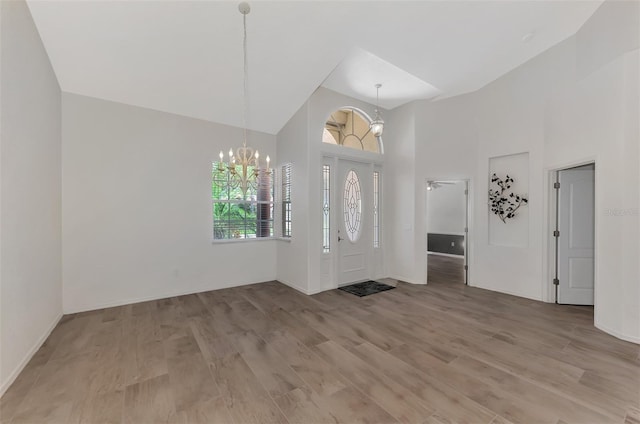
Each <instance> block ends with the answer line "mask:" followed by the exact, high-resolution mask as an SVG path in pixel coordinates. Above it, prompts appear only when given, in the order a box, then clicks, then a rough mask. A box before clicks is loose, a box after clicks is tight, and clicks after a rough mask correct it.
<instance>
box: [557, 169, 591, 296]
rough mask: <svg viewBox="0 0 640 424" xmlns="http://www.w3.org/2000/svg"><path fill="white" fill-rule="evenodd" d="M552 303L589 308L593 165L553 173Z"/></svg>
mask: <svg viewBox="0 0 640 424" xmlns="http://www.w3.org/2000/svg"><path fill="white" fill-rule="evenodd" d="M554 189H555V195H556V196H555V197H556V213H555V230H554V232H553V236H554V238H555V277H554V279H553V283H554V285H555V301H556V303H561V304H570V305H593V304H594V285H595V269H594V265H595V163H589V164H586V165H581V166H577V167H573V168H567V169H560V170H557V171H555V181H554Z"/></svg>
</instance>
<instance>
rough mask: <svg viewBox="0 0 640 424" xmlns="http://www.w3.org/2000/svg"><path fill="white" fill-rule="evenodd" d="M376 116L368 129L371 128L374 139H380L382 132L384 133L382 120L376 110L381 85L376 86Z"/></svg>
mask: <svg viewBox="0 0 640 424" xmlns="http://www.w3.org/2000/svg"><path fill="white" fill-rule="evenodd" d="M375 87H376V110H375V112H376V116H375V118H373V121H371V124H369V128H371V132H372V133H373V135H374V136H376V137H380V136H381V135H382V132H383V131H384V121H383V120H382V118H381V117H380V111H379V110H378V108H379V106H378V103H379V100H380V98H379V96H378V94H379V91H380V87H382V84H376V85H375Z"/></svg>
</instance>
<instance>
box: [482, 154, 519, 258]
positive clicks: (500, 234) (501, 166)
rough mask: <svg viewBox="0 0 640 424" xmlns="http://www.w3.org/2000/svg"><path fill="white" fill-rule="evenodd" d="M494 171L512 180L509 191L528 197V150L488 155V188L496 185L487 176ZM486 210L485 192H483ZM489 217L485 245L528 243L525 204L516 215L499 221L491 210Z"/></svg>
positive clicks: (506, 245)
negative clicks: (493, 155)
mask: <svg viewBox="0 0 640 424" xmlns="http://www.w3.org/2000/svg"><path fill="white" fill-rule="evenodd" d="M493 174H496V175H497V176H498V177H499V178H501V179H502V180H504V179H505V178H506V176H507V175H509V177H511V178H512V179H513V183H511V188H510V189H509V192H513V193H515V194H519V195H524V196H525V197H526V198H529V152H524V153H517V154H513V155H505V156H496V157H492V158H489V175H487V178H488V180H489V185H488V187H491V188H493V189H495V188H496V186H495V184H494V183H492V182H491V176H492V175H493ZM485 196H486V199H487V209H489V206H488V204H489V193H488V190H487V193H486V194H485ZM488 217H489V224H488V228H489V244H490V245H492V246H505V247H528V246H529V206H528V205H523V206H522V207H521V208H519V209H518V211H517V214H516V216H514V217H513V218H511V219H507V220H506V222H502V220H500V218H499V217H498V216H497V215H495V214H494V213H493V212H491V210H489V211H488Z"/></svg>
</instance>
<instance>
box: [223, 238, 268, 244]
mask: <svg viewBox="0 0 640 424" xmlns="http://www.w3.org/2000/svg"><path fill="white" fill-rule="evenodd" d="M279 239H280V238H279V237H255V238H237V239H215V240H212V241H211V244H229V243H251V242H254V241H255V242H263V241H274V240H279Z"/></svg>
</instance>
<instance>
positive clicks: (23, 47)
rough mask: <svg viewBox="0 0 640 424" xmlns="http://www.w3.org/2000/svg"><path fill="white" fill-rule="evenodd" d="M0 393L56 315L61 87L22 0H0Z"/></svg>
mask: <svg viewBox="0 0 640 424" xmlns="http://www.w3.org/2000/svg"><path fill="white" fill-rule="evenodd" d="M0 15H1V18H0V27H1V34H0V38H1V40H2V41H1V47H0V50H1V52H2V53H1V58H0V61H1V65H0V73H1V78H0V91H1V93H2V104H1V107H0V109H1V113H0V144H1V145H0V157H1V166H0V169H1V171H0V175H1V178H0V180H1V183H0V187H1V189H0V190H1V191H0V232H1V233H2V238H1V240H2V248H1V253H0V299H1V300H0V308H1V312H0V321H1V328H0V334H1V336H0V394H2V393H4V391H5V390H6V389H7V388H8V386H9V385H10V384H11V382H12V381H13V380H14V379H15V377H16V376H17V374H18V373H19V372H20V370H21V369H22V368H23V367H24V365H26V363H27V362H28V360H29V359H30V357H31V356H32V355H33V353H35V351H36V350H37V349H38V348H39V347H40V345H41V344H42V342H43V341H44V339H45V338H46V337H47V336H48V334H49V332H50V331H51V330H52V328H53V326H55V324H56V323H57V322H58V320H59V319H60V317H61V315H62V281H61V241H60V240H61V228H60V227H61V206H60V201H61V174H60V173H61V171H60V150H61V141H60V87H59V86H58V81H57V79H56V76H55V74H54V72H53V70H52V68H51V64H50V63H49V58H48V56H47V54H46V52H45V50H44V47H43V45H42V42H41V40H40V36H39V35H38V32H37V30H36V27H35V25H34V23H33V20H32V18H31V14H30V13H29V10H28V8H27V5H26V3H25V2H23V1H2V2H0Z"/></svg>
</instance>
